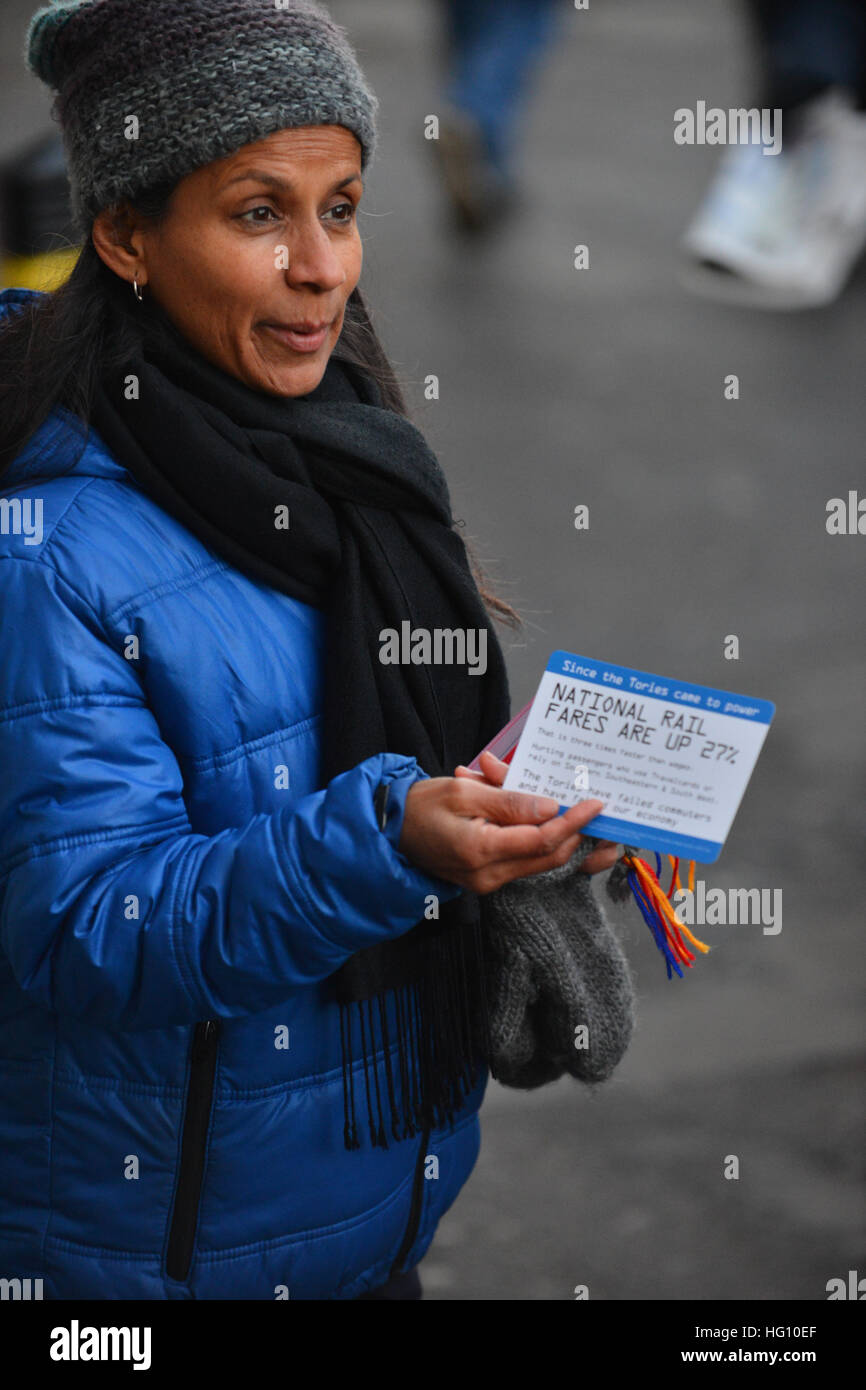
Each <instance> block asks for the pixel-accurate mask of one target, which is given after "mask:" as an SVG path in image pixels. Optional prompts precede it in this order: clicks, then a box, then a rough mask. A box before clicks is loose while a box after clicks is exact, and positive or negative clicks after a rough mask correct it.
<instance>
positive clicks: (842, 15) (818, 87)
mask: <svg viewBox="0 0 866 1390" xmlns="http://www.w3.org/2000/svg"><path fill="white" fill-rule="evenodd" d="M749 10H750V13H751V18H752V23H753V26H754V32H755V35H756V38H757V41H758V50H759V57H760V62H761V68H762V93H761V95H760V98H759V100H758V103H757V104H758V105H759V106H768V107H770V108H775V107H781V108H782V110H783V111H785V112H786V113H787V112H788V111H789V110H791V109H792V108H794V107H798V106H803V105H804V104H805V103H806V102H808V101H811V100H812V99H813V98H814V97H816V96H819V95H820V94H821V93H822V92H824V91H826V90H827V88H829V87H844V88H847V89H848V90H849V91H850V92H852V93H854V95H855V99H856V100H857V104H858V105H860V106H864V105H866V0H749Z"/></svg>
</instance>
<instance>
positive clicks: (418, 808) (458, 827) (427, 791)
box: [399, 758, 617, 893]
mask: <svg viewBox="0 0 866 1390" xmlns="http://www.w3.org/2000/svg"><path fill="white" fill-rule="evenodd" d="M494 762H495V763H499V759H498V758H497V759H494ZM501 766H502V767H505V766H506V765H505V764H502V765H501ZM491 771H492V772H493V774H494V777H496V776H498V770H497V769H496V768H491ZM502 775H503V776H504V773H503V774H502ZM603 804H604V803H603V802H601V801H581V802H579V803H578V805H577V806H572V807H571V808H570V809H569V810H568V811H566V812H565V813H564V814H563V815H560V814H559V806H558V804H557V802H556V801H554V800H553V798H552V797H547V796H543V797H539V796H533V795H532V794H531V793H527V792H515V791H506V790H505V788H504V787H502V786H499V785H497V784H496V783H495V782H494V781H493V780H492V779H491V781H488V780H487V778H486V777H480V778H479V777H476V776H475V775H473V774H472V773H469V775H468V776H459V777H430V778H426V779H424V780H423V781H419V782H416V783H415V784H414V785H413V786H411V787H410V788H409V791H408V793H407V796H406V804H405V810H404V815H403V827H402V831H401V835H400V843H399V849H400V851H401V853H403V854H405V855H406V858H407V859H409V860H410V861H411V862H412V863H413V864H416V865H417V866H418V868H420V869H423V870H424V871H425V873H429V874H432V875H433V876H435V877H437V878H443V879H446V880H447V881H448V882H450V883H458V884H460V886H461V887H463V888H468V889H470V890H471V891H472V892H475V893H491V892H493V890H494V889H495V888H500V887H501V886H502V884H504V883H510V882H511V880H512V879H515V878H524V877H526V876H528V875H530V874H540V873H544V872H545V870H547V869H554V868H557V867H558V866H559V865H561V864H565V863H567V862H568V860H569V859H570V858H571V856H572V854H573V853H574V851H575V850H576V849H577V847H578V845H579V844H580V842H581V838H582V837H581V835H580V830H581V829H582V827H583V826H584V825H586V824H587V822H588V821H591V820H592V819H593V818H594V817H595V816H597V815H598V813H599V811H600V810H601V809H602V806H603ZM599 855H602V856H604V862H602V863H599V864H598V865H597V868H610V867H611V865H612V864H613V863H614V862H615V860H616V857H617V856H616V855H615V854H614V855H613V856H612V857H611V855H612V851H611V850H608V849H606V850H599V851H595V852H594V853H593V855H592V856H591V857H592V859H596V858H597V857H598V856H599Z"/></svg>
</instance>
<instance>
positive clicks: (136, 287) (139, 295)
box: [132, 275, 144, 304]
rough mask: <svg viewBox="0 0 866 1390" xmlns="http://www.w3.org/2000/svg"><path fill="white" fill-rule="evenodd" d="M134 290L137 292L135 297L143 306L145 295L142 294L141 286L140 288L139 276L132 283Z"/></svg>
mask: <svg viewBox="0 0 866 1390" xmlns="http://www.w3.org/2000/svg"><path fill="white" fill-rule="evenodd" d="M132 288H133V290H134V291H135V297H136V299H137V300H138V302H139V304H141V303H142V301H143V300H144V295H143V294H142V292H141V286H140V285H139V283H138V276H137V275H136V276H135V277H134V278H133V281H132Z"/></svg>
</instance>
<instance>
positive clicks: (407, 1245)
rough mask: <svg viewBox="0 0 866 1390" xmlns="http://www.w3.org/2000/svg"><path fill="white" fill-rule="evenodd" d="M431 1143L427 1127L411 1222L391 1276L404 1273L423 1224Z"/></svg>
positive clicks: (423, 1140)
mask: <svg viewBox="0 0 866 1390" xmlns="http://www.w3.org/2000/svg"><path fill="white" fill-rule="evenodd" d="M429 1144H430V1130H429V1129H425V1131H424V1137H423V1139H422V1140H421V1147H420V1149H419V1150H418V1158H417V1159H416V1161H415V1179H414V1181H413V1183H412V1205H411V1207H410V1208H409V1222H408V1224H407V1226H406V1231H405V1234H404V1236H403V1239H402V1241H401V1243H400V1249H399V1250H398V1251H397V1256H396V1259H395V1260H394V1263H393V1264H392V1266H391V1274H390V1277H391V1278H392V1279H393V1278H394V1276H395V1275H397V1274H400V1273H402V1272H403V1271H402V1269H401V1266H402V1264H403V1261H404V1260H405V1259H406V1257H407V1255H408V1254H409V1251H410V1250H411V1249H412V1246H413V1245H414V1244H415V1237H416V1236H417V1234H418V1227H419V1226H420V1225H421V1208H422V1206H423V1205H424V1166H425V1164H424V1161H425V1159H426V1157H427V1149H428V1147H429Z"/></svg>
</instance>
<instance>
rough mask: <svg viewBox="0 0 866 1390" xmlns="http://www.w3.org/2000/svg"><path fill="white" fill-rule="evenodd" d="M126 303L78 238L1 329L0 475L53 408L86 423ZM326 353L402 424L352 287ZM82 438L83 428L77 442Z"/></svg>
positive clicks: (393, 386) (120, 334) (156, 204)
mask: <svg viewBox="0 0 866 1390" xmlns="http://www.w3.org/2000/svg"><path fill="white" fill-rule="evenodd" d="M176 186H177V183H176V181H175V182H172V183H162V184H158V185H155V186H153V187H152V188H150V189H148V190H147V191H146V192H144V193H142V194H139V195H138V196H137V197H136V198H135V200H134V202H132V206H133V207H134V208H135V210H136V211H137V212H138V213H139V214H140V215H141V216H142V217H144V218H145V219H146V220H148V221H150V222H152V223H153V224H158V223H159V222H161V221H162V220H163V219H164V218H165V217H166V215H167V213H168V210H169V204H170V202H171V197H172V194H173V192H174V190H175V188H176ZM135 307H136V306H135V302H134V298H133V295H132V291H131V289H130V287H129V285H128V284H127V283H126V282H125V281H124V280H122V279H121V278H120V277H119V276H118V275H115V273H114V271H113V270H111V268H110V267H109V266H107V265H106V264H105V262H104V261H103V259H102V257H101V256H100V255H99V252H98V251H97V250H96V247H95V246H94V245H93V241H92V240H91V238H90V237H87V239H86V241H85V243H84V246H83V247H82V250H81V254H80V256H79V258H78V260H77V262H76V264H75V267H74V269H73V271H72V274H71V275H70V276H69V278H68V279H67V280H66V281H65V283H64V284H63V285H61V286H60V287H59V288H58V289H56V290H53V291H51V292H50V293H48V294H45V295H42V296H41V297H40V298H38V299H34V300H33V301H32V302H30V303H27V304H25V305H23V306H22V307H21V309H20V310H19V311H18V312H15V313H14V314H11V315H9V316H8V317H7V318H6V320H5V321H4V322H3V323H2V324H0V478H2V475H3V473H4V472H5V470H6V469H7V468H8V467H9V465H10V464H11V463H12V461H13V460H14V459H15V458H17V456H18V455H19V453H20V452H21V451H22V449H23V448H24V447H25V445H26V444H27V442H28V440H29V439H30V438H31V437H32V436H33V435H34V434H35V433H36V431H37V430H38V429H39V427H40V425H42V424H43V423H44V421H45V420H46V419H47V418H48V416H49V415H50V414H51V411H52V410H53V409H54V408H55V407H56V406H58V405H60V406H64V407H65V408H66V409H67V410H68V411H69V412H70V413H71V414H72V415H73V416H75V417H77V418H78V419H79V420H81V421H82V422H83V426H87V424H88V422H89V420H90V415H91V411H92V407H93V398H94V393H95V390H96V386H97V382H98V379H99V376H100V374H101V373H102V372H103V371H104V370H105V369H106V368H107V367H121V366H122V365H123V363H124V362H125V361H127V360H128V356H129V352H130V350H131V348H132V345H133V344H132V339H131V336H130V324H131V315H132V314H133V313H134V311H135ZM334 356H335V357H338V358H340V359H342V360H343V361H345V362H349V363H350V364H354V365H355V366H357V367H359V368H361V369H362V370H363V371H365V372H366V373H367V374H368V375H369V376H371V377H372V378H373V379H374V380H375V381H376V383H377V384H378V386H379V390H380V392H381V395H382V402H383V405H384V406H385V407H386V408H387V409H388V410H393V411H395V412H396V413H397V414H399V415H403V416H406V417H407V418H408V415H409V412H408V409H407V406H406V401H405V399H404V396H403V391H402V389H401V387H400V383H399V381H398V380H397V376H396V374H395V372H394V369H393V367H392V366H391V364H390V362H389V361H388V358H387V356H386V354H385V350H384V348H383V347H382V344H381V342H380V341H379V338H378V335H377V333H376V331H375V329H374V327H373V323H372V320H371V317H370V313H369V310H368V308H367V305H366V303H365V301H364V297H363V295H362V294H361V291H360V290H359V289H358V288H357V287H356V288H355V290H354V291H353V292H352V294H351V295H350V297H349V299H348V301H347V304H346V311H345V317H344V323H343V331H342V333H341V334H340V338H339V340H338V342H337V345H336V347H335V349H334ZM86 433H87V431H86V429H85V428H82V443H83V441H84V439H85V438H86ZM456 524H457V523H455V525H456ZM463 541H464V544H465V545H466V550H467V554H468V557H469V561H470V566H471V568H472V572H473V576H474V578H475V581H476V584H477V585H478V591H479V593H480V594H481V597H482V599H483V601H484V603H485V605H486V606H487V608H488V609H489V610H490V612H491V614H493V615H495V616H498V617H499V618H501V619H502V620H503V621H504V622H506V623H507V624H508V625H509V626H510V627H514V628H517V627H520V626H521V619H520V616H519V614H518V613H517V612H516V611H515V609H513V608H512V607H511V605H510V604H508V603H506V602H505V601H504V600H503V599H500V598H497V596H496V595H495V594H493V593H491V592H490V591H489V590H488V589H487V588H486V587H485V580H484V577H483V574H482V571H481V566H480V564H479V562H478V558H477V556H476V555H475V553H474V551H473V549H472V546H471V545H470V543H469V542H468V540H467V539H466V537H465V536H464V537H463Z"/></svg>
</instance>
